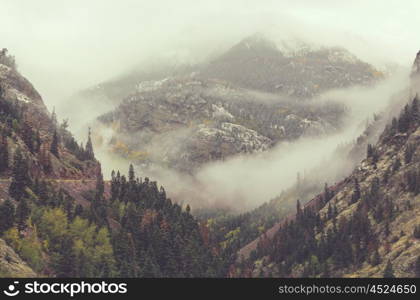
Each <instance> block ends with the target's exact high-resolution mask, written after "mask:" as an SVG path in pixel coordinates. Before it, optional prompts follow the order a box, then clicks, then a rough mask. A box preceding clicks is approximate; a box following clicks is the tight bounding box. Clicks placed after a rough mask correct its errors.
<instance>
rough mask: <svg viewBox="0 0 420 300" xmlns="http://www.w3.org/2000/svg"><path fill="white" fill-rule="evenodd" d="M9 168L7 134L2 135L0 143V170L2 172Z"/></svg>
mask: <svg viewBox="0 0 420 300" xmlns="http://www.w3.org/2000/svg"><path fill="white" fill-rule="evenodd" d="M8 168H9V146H8V142H7V136H6V135H5V134H3V135H2V139H1V143H0V172H4V171H6V170H7V169H8Z"/></svg>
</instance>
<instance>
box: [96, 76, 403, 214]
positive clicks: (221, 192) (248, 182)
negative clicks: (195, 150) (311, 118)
mask: <svg viewBox="0 0 420 300" xmlns="http://www.w3.org/2000/svg"><path fill="white" fill-rule="evenodd" d="M407 83H408V72H407V71H406V72H400V73H397V74H395V75H394V76H392V77H391V78H389V79H387V80H385V81H383V82H380V83H378V84H377V85H375V86H373V87H353V88H347V89H341V90H335V91H331V92H327V93H325V94H323V95H321V96H319V97H318V98H316V99H313V100H312V101H313V102H318V103H324V102H327V101H334V102H338V103H342V104H345V105H346V106H347V107H349V114H348V116H347V118H346V120H345V125H344V126H343V128H344V129H343V130H341V131H339V132H337V133H334V134H330V135H324V136H306V137H301V138H299V139H298V140H295V141H292V142H281V143H279V144H278V145H276V146H275V147H274V148H272V149H270V150H269V151H266V152H262V153H258V154H253V155H238V156H235V157H232V158H230V159H227V160H224V161H216V162H211V163H208V164H206V165H204V166H203V167H201V168H200V169H199V170H198V171H197V172H196V173H195V174H194V175H189V174H185V173H180V172H177V171H175V170H173V169H167V168H162V167H160V166H152V167H148V168H142V167H140V166H137V167H136V169H137V173H138V175H139V176H141V177H145V176H149V177H150V178H151V179H153V180H157V181H158V182H159V184H161V185H163V186H164V187H165V188H166V190H167V193H168V195H169V196H170V197H172V198H173V199H174V200H176V201H180V202H183V203H190V204H192V206H193V208H194V207H195V208H200V207H224V208H228V209H231V210H233V211H245V210H248V209H251V208H254V207H256V206H258V205H260V204H262V203H264V202H266V201H268V200H270V199H272V198H274V197H276V196H278V195H279V194H280V193H281V191H282V190H285V189H287V188H289V187H291V186H292V185H293V184H295V183H296V176H297V174H298V173H300V174H304V173H305V172H315V173H316V174H317V176H318V178H317V179H318V180H319V182H327V181H328V182H330V183H333V182H334V181H336V180H340V179H341V178H342V177H343V176H345V175H346V174H348V172H349V171H351V170H350V169H348V168H349V166H353V165H354V163H355V162H351V163H349V162H347V161H343V160H342V157H338V156H337V155H336V154H337V153H336V151H337V148H338V147H340V146H342V145H344V144H349V143H352V142H354V141H355V139H356V138H357V137H358V136H360V135H361V134H362V132H363V131H364V130H365V128H366V124H367V122H368V121H369V120H371V119H372V118H373V115H374V114H377V113H381V112H385V111H386V110H387V109H388V107H389V106H390V105H391V104H392V103H393V101H396V99H397V100H400V96H396V95H397V94H398V92H400V91H401V90H403V89H404V88H405V87H406V85H407ZM107 130H110V129H109V128H108V129H107ZM112 134H113V133H112V132H109V136H112ZM99 155H100V156H101V159H102V160H103V161H105V162H108V161H112V162H111V164H112V163H113V164H114V165H115V161H113V158H112V157H111V158H110V157H109V156H107V151H106V149H105V148H104V149H102V150H101V151H100V154H99ZM119 163H121V165H119V167H122V168H123V170H125V169H126V168H127V165H128V163H129V162H128V161H123V160H120V161H119ZM106 164H107V163H105V165H106ZM322 164H328V168H326V167H323V166H322ZM107 171H110V170H109V169H108V170H107ZM312 174H313V173H312ZM312 177H314V176H313V175H312Z"/></svg>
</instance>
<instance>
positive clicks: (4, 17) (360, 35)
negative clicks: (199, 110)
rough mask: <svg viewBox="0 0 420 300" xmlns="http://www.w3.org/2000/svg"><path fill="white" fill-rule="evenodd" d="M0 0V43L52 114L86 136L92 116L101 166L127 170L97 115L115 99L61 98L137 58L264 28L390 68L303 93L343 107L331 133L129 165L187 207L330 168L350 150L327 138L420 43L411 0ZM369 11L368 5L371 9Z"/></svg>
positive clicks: (400, 70)
mask: <svg viewBox="0 0 420 300" xmlns="http://www.w3.org/2000/svg"><path fill="white" fill-rule="evenodd" d="M1 6H2V9H1V11H0V28H2V30H1V31H0V41H1V42H2V45H1V46H6V47H8V48H9V50H10V52H12V53H14V55H15V56H16V58H17V61H18V65H19V70H20V71H21V72H22V74H24V75H25V76H26V77H28V78H31V81H32V82H33V83H34V85H35V86H36V87H37V88H38V89H39V91H40V93H41V94H42V95H43V98H44V101H45V103H46V104H47V106H48V108H49V109H50V110H52V108H53V107H55V108H56V111H57V113H58V115H59V117H60V118H61V119H69V123H70V129H71V130H72V132H73V134H74V135H75V136H76V137H77V139H78V140H79V141H86V137H87V128H88V127H89V126H90V127H92V130H93V132H94V135H96V136H97V138H96V139H95V140H96V142H97V143H96V144H95V150H96V156H97V158H98V159H99V160H100V161H101V163H102V168H103V172H104V174H105V176H106V177H108V176H109V174H110V172H111V170H117V169H119V170H121V171H122V172H125V171H126V170H128V164H129V163H130V161H127V160H125V159H123V158H121V157H119V156H117V155H115V154H112V153H110V152H109V151H108V148H107V144H108V142H109V139H110V138H111V136H112V134H113V132H112V129H110V128H104V127H100V125H99V124H98V123H97V122H96V121H95V119H96V118H97V117H98V116H100V115H102V114H103V113H106V112H108V111H110V110H111V109H113V108H114V107H115V106H116V103H111V102H106V101H92V102H86V103H83V106H81V105H80V103H78V102H74V105H73V103H72V102H70V103H69V101H70V100H69V99H74V98H71V97H74V95H77V93H78V92H80V91H81V90H83V89H86V88H93V89H94V88H95V86H96V85H97V84H98V83H101V82H105V81H107V80H110V79H113V78H118V77H119V76H121V75H122V74H125V73H127V72H131V71H133V70H136V69H142V68H147V66H150V65H151V64H150V61H153V62H156V64H162V65H165V64H168V65H194V64H199V63H204V62H206V61H208V60H211V59H212V57H214V56H215V55H217V54H219V53H221V52H223V51H224V50H226V49H228V48H229V47H231V46H232V45H233V44H235V43H236V42H237V41H239V40H241V39H242V38H244V37H246V36H248V35H250V34H252V33H254V32H263V33H264V34H266V35H267V36H268V37H270V39H272V40H273V41H275V42H276V43H277V45H278V46H279V47H280V48H281V49H287V48H288V46H290V45H293V44H294V43H296V42H298V41H304V42H305V43H309V44H310V45H315V46H318V47H320V46H341V47H344V48H345V49H348V50H349V51H350V52H352V53H354V54H355V55H356V56H357V57H358V58H360V59H363V60H365V61H366V62H368V63H371V64H373V65H374V66H375V67H377V68H378V69H380V70H387V71H388V77H387V78H386V79H385V80H384V81H382V82H379V83H377V84H376V85H374V86H371V87H352V88H347V89H341V90H334V91H329V92H327V93H324V94H322V95H320V96H318V97H316V98H315V99H312V100H310V103H311V105H322V104H325V103H328V101H330V102H336V103H340V104H343V105H345V106H346V107H347V109H348V114H347V117H346V119H345V120H344V124H343V126H342V129H340V130H339V131H338V132H336V133H334V134H326V135H319V136H303V137H301V138H299V139H297V140H295V141H290V142H281V143H279V144H277V145H276V146H275V147H273V148H272V149H270V150H269V151H266V152H262V153H258V154H253V155H239V156H235V157H232V158H228V159H226V160H224V161H218V162H210V163H208V164H206V165H204V166H202V167H201V168H200V169H199V170H197V171H195V173H194V174H185V173H180V172H177V171H174V170H172V169H167V168H162V167H158V166H151V167H149V168H147V169H145V168H144V167H142V166H136V170H137V175H138V176H140V177H150V178H151V179H152V180H157V181H158V183H159V184H160V185H163V186H164V187H165V189H166V191H167V194H168V195H169V196H170V197H172V198H173V199H174V200H176V201H180V202H183V203H190V204H192V206H193V208H194V207H214V206H220V207H226V208H230V209H233V210H234V211H245V210H248V209H251V208H254V207H256V206H258V205H260V204H262V203H264V202H266V201H268V200H270V199H272V198H273V197H275V196H277V195H279V194H280V193H281V191H282V190H284V189H287V188H289V187H290V186H292V185H293V184H294V183H295V182H296V176H297V174H298V173H301V174H303V173H312V174H314V172H316V174H317V177H318V178H319V180H320V181H321V182H322V181H324V182H330V183H333V182H335V181H337V180H340V179H341V178H342V177H343V176H345V175H346V174H348V172H349V171H351V167H352V166H353V165H354V162H347V161H343V160H342V159H341V158H338V157H336V150H337V148H338V147H340V145H343V144H348V143H352V142H354V141H355V139H356V138H357V137H358V136H359V135H360V134H361V133H362V132H363V131H364V129H365V127H366V123H367V122H369V120H371V119H372V118H373V115H374V114H377V113H380V112H383V111H386V110H387V109H388V107H389V105H391V104H392V103H393V102H392V101H394V100H395V98H394V97H393V96H394V95H395V93H396V91H400V90H403V89H405V88H406V86H407V84H408V74H409V68H410V67H411V63H412V58H413V56H414V54H415V53H416V52H417V50H418V44H417V36H416V32H415V31H414V30H406V29H407V28H414V27H418V25H419V21H418V18H417V16H416V13H417V12H418V11H419V10H420V4H419V3H418V2H417V1H387V3H386V4H384V3H383V1H369V3H366V1H352V2H351V3H340V5H338V4H336V1H332V0H328V1H317V3H315V2H314V1H294V2H291V1H266V3H265V4H264V5H261V4H258V3H257V2H253V3H252V2H251V1H239V0H235V1H229V3H226V1H211V2H209V1H206V2H204V1H186V0H184V1H177V2H173V1H172V2H171V1H162V0H161V1H153V2H151V1H124V2H123V3H120V4H117V2H116V1H89V2H86V1H80V0H78V1H72V2H71V3H68V4H67V5H63V4H62V3H57V2H56V1H52V0H49V1H48V0H44V1H36V2H35V1H19V2H17V1H11V0H6V1H2V4H1ZM325 7H328V8H329V9H328V11H327V10H324V9H323V8H325ZM45 8H48V9H45ZM375 11H377V12H378V13H375V14H372V12H375ZM379 12H380V13H379ZM355 15H357V18H358V21H357V22H355V20H354V18H355ZM284 41H288V42H287V43H286V44H285V43H283V42H284ZM152 65H153V64H152ZM95 132H96V133H95ZM99 138H100V140H98V139H99ZM133 138H134V137H133ZM156 151H158V149H156ZM325 164H327V165H328V168H325V167H324V166H325ZM108 178H109V177H108Z"/></svg>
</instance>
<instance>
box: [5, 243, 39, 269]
mask: <svg viewBox="0 0 420 300" xmlns="http://www.w3.org/2000/svg"><path fill="white" fill-rule="evenodd" d="M36 276H37V275H36V273H35V272H34V271H33V270H32V269H31V268H30V267H29V266H28V265H27V264H26V263H25V262H24V261H23V260H22V259H21V258H20V257H19V256H18V255H17V254H16V252H15V251H14V250H13V249H12V248H10V247H9V246H8V245H7V244H6V243H5V241H4V240H2V239H0V277H36Z"/></svg>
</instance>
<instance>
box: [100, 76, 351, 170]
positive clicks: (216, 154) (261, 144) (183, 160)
mask: <svg viewBox="0 0 420 300" xmlns="http://www.w3.org/2000/svg"><path fill="white" fill-rule="evenodd" d="M344 111H345V110H344V107H343V106H340V105H336V104H333V103H328V104H325V105H317V104H315V103H299V102H294V101H290V100H288V99H282V98H278V97H276V96H273V95H271V94H263V93H256V92H254V91H250V90H246V89H243V88H237V87H234V86H232V85H231V84H229V83H227V82H225V81H220V80H210V79H208V80H204V79H199V78H197V77H196V76H195V75H194V74H192V75H190V76H185V77H175V78H167V79H164V80H161V81H155V82H152V83H148V84H146V83H143V84H141V85H139V87H138V91H137V92H136V93H135V94H132V95H131V96H129V97H128V98H126V99H125V100H124V101H123V102H122V103H121V104H120V105H119V106H118V107H117V108H116V109H115V110H114V111H111V112H109V113H107V114H104V115H102V116H101V117H100V118H99V121H100V122H101V123H102V124H103V125H105V126H106V128H111V129H112V137H111V138H109V137H108V140H106V142H109V145H107V146H108V147H110V148H111V151H113V152H116V153H119V154H120V155H122V156H124V157H127V158H129V159H130V160H134V161H135V162H136V163H137V164H146V165H147V164H160V165H164V166H169V167H171V168H175V169H177V170H181V171H185V172H192V171H194V170H195V169H196V168H198V167H199V166H201V165H202V164H204V163H206V162H209V161H214V160H223V159H225V158H226V157H229V156H231V155H235V154H238V153H255V152H260V151H264V150H266V149H268V148H270V147H271V146H273V145H274V144H275V143H276V142H278V141H280V140H291V139H295V138H298V137H299V136H302V135H305V134H306V135H310V134H312V135H317V134H326V133H329V132H333V131H334V130H336V129H337V128H339V127H340V125H341V123H340V119H341V117H342V115H343V114H344ZM107 132H108V131H107V130H106V131H105V134H106V133H107ZM133 137H135V138H133Z"/></svg>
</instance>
